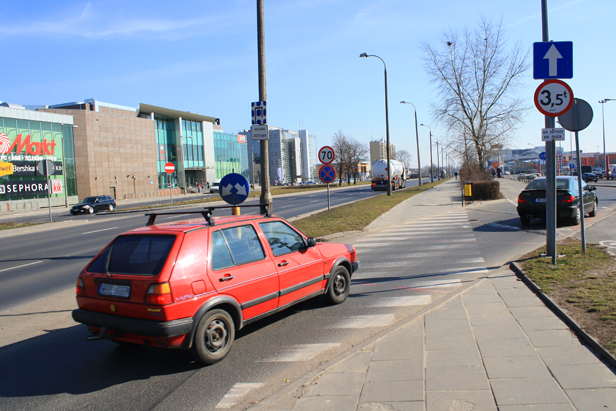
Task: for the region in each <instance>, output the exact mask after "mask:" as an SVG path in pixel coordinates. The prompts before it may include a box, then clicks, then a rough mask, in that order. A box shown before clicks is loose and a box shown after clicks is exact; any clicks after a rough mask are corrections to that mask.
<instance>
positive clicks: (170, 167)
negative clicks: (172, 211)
mask: <svg viewBox="0 0 616 411" xmlns="http://www.w3.org/2000/svg"><path fill="white" fill-rule="evenodd" d="M174 171H175V165H174V164H173V163H172V162H169V163H167V164H165V172H166V173H167V174H173V172H174ZM172 188H173V184H171V183H169V198H170V199H171V206H172V207H173V194H172V193H171V189H172Z"/></svg>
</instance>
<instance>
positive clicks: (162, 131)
mask: <svg viewBox="0 0 616 411" xmlns="http://www.w3.org/2000/svg"><path fill="white" fill-rule="evenodd" d="M175 144H176V137H175V121H174V120H170V119H158V118H157V119H156V145H157V150H158V188H159V189H161V190H162V189H166V188H169V185H170V184H175V183H177V170H178V156H177V150H176V146H175ZM166 163H173V165H174V166H175V172H174V173H172V174H167V172H166V171H165V164H166Z"/></svg>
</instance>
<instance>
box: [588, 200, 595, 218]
mask: <svg viewBox="0 0 616 411" xmlns="http://www.w3.org/2000/svg"><path fill="white" fill-rule="evenodd" d="M596 216H597V202H596V201H594V202H593V203H592V210H590V213H588V217H596Z"/></svg>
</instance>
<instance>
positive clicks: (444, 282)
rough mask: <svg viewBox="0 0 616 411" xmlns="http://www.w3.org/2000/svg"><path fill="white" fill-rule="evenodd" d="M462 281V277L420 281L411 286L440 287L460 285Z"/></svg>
mask: <svg viewBox="0 0 616 411" xmlns="http://www.w3.org/2000/svg"><path fill="white" fill-rule="evenodd" d="M461 285H462V281H460V279H451V280H432V281H418V282H416V283H414V284H411V285H410V286H411V287H412V288H440V287H456V288H457V287H460V286H461Z"/></svg>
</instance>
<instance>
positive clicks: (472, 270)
mask: <svg viewBox="0 0 616 411" xmlns="http://www.w3.org/2000/svg"><path fill="white" fill-rule="evenodd" d="M489 271H490V270H488V269H487V268H485V267H484V268H482V267H474V268H473V267H469V269H468V270H458V271H449V270H448V269H447V268H441V269H440V270H434V271H433V272H434V273H438V274H450V275H463V274H487V273H488V272H489Z"/></svg>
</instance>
